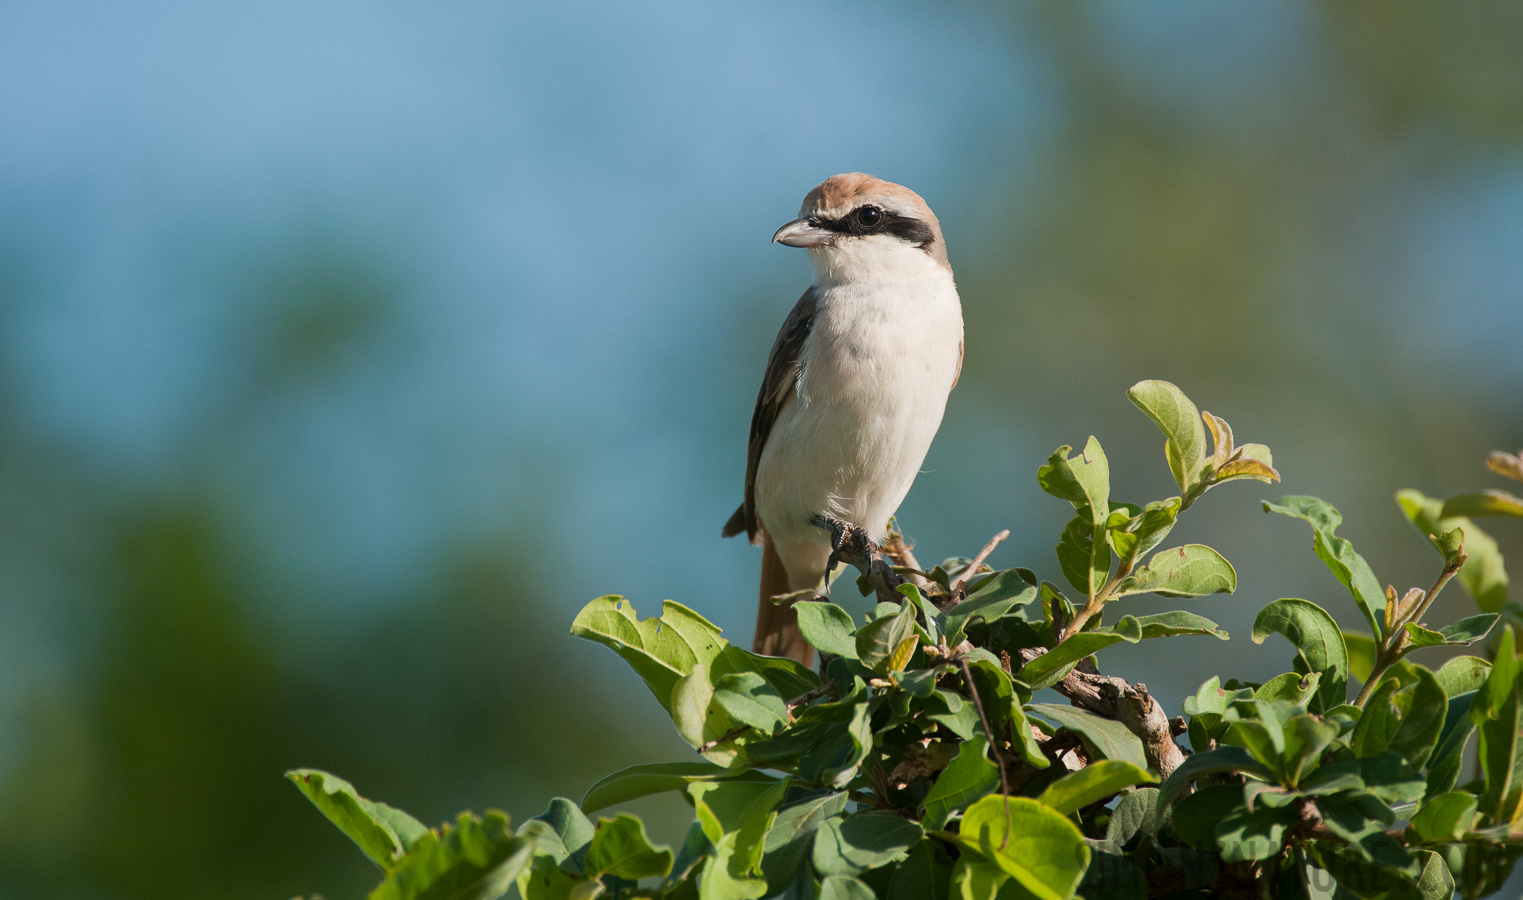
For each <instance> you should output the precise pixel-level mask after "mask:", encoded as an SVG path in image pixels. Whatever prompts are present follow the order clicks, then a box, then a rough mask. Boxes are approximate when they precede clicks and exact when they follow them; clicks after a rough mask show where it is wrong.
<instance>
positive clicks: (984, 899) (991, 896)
mask: <svg viewBox="0 0 1523 900" xmlns="http://www.w3.org/2000/svg"><path fill="white" fill-rule="evenodd" d="M1010 880H1011V879H1010V876H1009V875H1007V874H1005V870H1004V869H1001V868H1000V867H999V866H997V865H995V864H994V863H992V862H988V861H986V860H984V858H983V857H980V856H978V855H976V854H972V853H964V854H962V856H960V857H958V859H957V864H956V865H955V866H953V867H952V896H954V897H959V898H961V900H996V898H997V897H998V896H999V894H1000V892H1001V891H1002V890H1003V889H1004V888H1005V887H1006V886H1007V885H1008V884H1009V883H1010ZM1012 896H1019V895H1012ZM1037 896H1038V897H1040V896H1041V895H1037Z"/></svg>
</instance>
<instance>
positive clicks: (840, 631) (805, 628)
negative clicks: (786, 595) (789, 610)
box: [793, 600, 857, 659]
mask: <svg viewBox="0 0 1523 900" xmlns="http://www.w3.org/2000/svg"><path fill="white" fill-rule="evenodd" d="M793 608H794V610H796V611H797V612H798V617H799V631H800V632H801V633H802V634H803V635H804V640H806V641H808V642H809V645H810V646H811V647H813V648H814V649H816V650H818V651H820V652H821V653H831V654H834V655H836V656H844V657H846V658H847V659H856V658H857V639H856V630H857V628H856V623H855V622H853V621H852V620H851V614H850V613H848V612H847V611H846V610H844V609H842V608H841V607H839V606H836V605H835V604H834V603H826V602H822V601H819V600H804V601H801V602H798V603H795V604H793Z"/></svg>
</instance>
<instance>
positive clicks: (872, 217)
mask: <svg viewBox="0 0 1523 900" xmlns="http://www.w3.org/2000/svg"><path fill="white" fill-rule="evenodd" d="M857 224H859V225H861V226H862V227H863V228H877V227H878V226H879V225H882V224H883V210H881V209H879V208H878V207H876V206H864V207H862V208H861V209H859V210H857Z"/></svg>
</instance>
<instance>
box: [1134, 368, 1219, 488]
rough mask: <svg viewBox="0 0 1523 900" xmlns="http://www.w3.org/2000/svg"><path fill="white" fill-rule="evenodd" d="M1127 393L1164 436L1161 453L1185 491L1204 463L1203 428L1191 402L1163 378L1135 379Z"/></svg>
mask: <svg viewBox="0 0 1523 900" xmlns="http://www.w3.org/2000/svg"><path fill="white" fill-rule="evenodd" d="M1127 396H1128V397H1130V398H1131V400H1132V403H1134V404H1136V406H1137V408H1138V409H1140V410H1142V411H1143V412H1145V413H1147V416H1148V418H1150V419H1152V420H1153V424H1155V425H1157V426H1158V430H1159V431H1162V432H1163V434H1164V437H1165V438H1167V441H1166V442H1165V444H1164V453H1165V455H1166V456H1167V457H1168V461H1169V471H1170V472H1171V473H1173V475H1174V481H1175V482H1176V483H1177V484H1178V485H1179V489H1180V490H1181V491H1189V490H1190V489H1191V488H1193V487H1195V486H1196V485H1197V484H1199V483H1200V479H1201V475H1202V474H1203V471H1204V469H1205V464H1206V429H1205V426H1204V424H1203V423H1202V421H1201V417H1200V411H1199V410H1198V409H1196V407H1195V404H1194V403H1192V402H1190V398H1189V397H1186V396H1185V393H1184V391H1181V390H1180V389H1179V388H1177V387H1175V386H1174V385H1172V384H1170V383H1169V382H1167V381H1139V382H1137V383H1136V384H1134V385H1132V388H1131V390H1129V391H1127Z"/></svg>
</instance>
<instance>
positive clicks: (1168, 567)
mask: <svg viewBox="0 0 1523 900" xmlns="http://www.w3.org/2000/svg"><path fill="white" fill-rule="evenodd" d="M1235 590H1237V571H1236V570H1234V569H1233V568H1232V564H1231V563H1229V562H1227V560H1226V558H1225V557H1223V556H1222V555H1221V554H1220V553H1217V552H1216V551H1215V550H1213V549H1211V548H1210V547H1207V546H1206V545H1205V544H1185V545H1184V546H1182V547H1175V548H1173V549H1170V550H1160V551H1158V552H1157V553H1155V554H1153V557H1152V559H1150V560H1148V562H1147V564H1146V565H1144V566H1143V567H1142V568H1140V569H1138V570H1137V571H1135V572H1133V573H1132V574H1131V575H1128V576H1127V577H1126V578H1123V579H1122V580H1121V583H1120V584H1118V585H1117V586H1116V591H1115V594H1114V595H1113V596H1116V597H1122V596H1125V595H1127V594H1157V595H1159V596H1160V597H1203V596H1205V595H1207V594H1230V593H1232V592H1233V591H1235Z"/></svg>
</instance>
